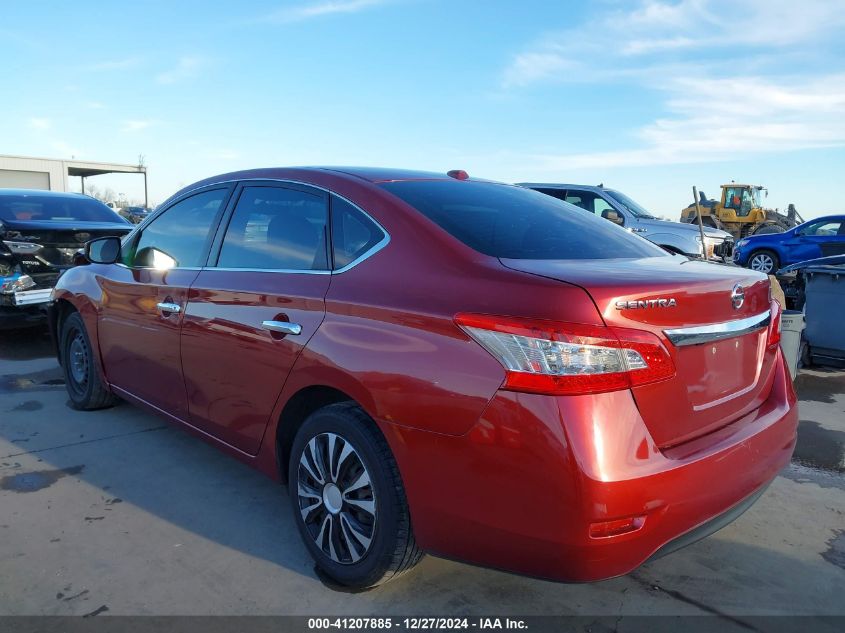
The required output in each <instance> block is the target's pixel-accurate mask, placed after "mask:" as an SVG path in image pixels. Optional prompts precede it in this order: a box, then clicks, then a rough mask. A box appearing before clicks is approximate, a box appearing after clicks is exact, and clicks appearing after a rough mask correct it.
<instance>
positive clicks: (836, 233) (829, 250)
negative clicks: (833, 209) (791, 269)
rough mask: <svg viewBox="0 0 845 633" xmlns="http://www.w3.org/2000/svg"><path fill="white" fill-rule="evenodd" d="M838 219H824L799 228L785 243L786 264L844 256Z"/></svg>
mask: <svg viewBox="0 0 845 633" xmlns="http://www.w3.org/2000/svg"><path fill="white" fill-rule="evenodd" d="M842 225H843V223H842V221H841V220H840V219H833V218H826V219H823V220H818V221H816V222H812V223H808V224H807V225H805V226H803V227H801V228H799V229H798V230H796V231H795V232H794V234H793V236H792V237H791V238H790V239H789V240H788V241H787V242H786V247H787V257H788V263H797V262H803V261H806V260H808V259H816V258H818V257H828V256H830V255H842V254H845V234H843V229H842Z"/></svg>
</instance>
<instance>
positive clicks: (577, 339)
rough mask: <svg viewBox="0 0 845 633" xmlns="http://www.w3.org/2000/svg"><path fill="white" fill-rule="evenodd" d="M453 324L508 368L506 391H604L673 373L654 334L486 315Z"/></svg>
mask: <svg viewBox="0 0 845 633" xmlns="http://www.w3.org/2000/svg"><path fill="white" fill-rule="evenodd" d="M455 322H456V323H457V324H458V325H459V326H460V327H461V329H463V330H464V331H465V332H466V333H467V334H469V335H470V336H471V337H472V338H473V339H474V340H475V341H477V342H478V343H479V344H480V345H481V346H482V347H484V349H486V350H487V351H488V352H490V354H492V355H493V357H494V358H496V360H498V361H499V362H500V363H501V364H502V365H503V366H504V368H505V370H506V378H505V383H504V385H503V387H502V388H503V389H508V390H511V391H528V392H532V393H545V394H559V395H575V394H588V393H603V392H607V391H618V390H621V389H630V388H631V387H636V386H639V385H645V384H648V383H652V382H657V381H659V380H665V379H667V378H671V377H672V376H674V375H675V367H674V365H673V363H672V359H671V358H670V356H669V352H667V351H666V348H665V347H664V346H663V344H662V343H661V342H660V339H658V338H657V337H656V336H655V335H654V334H652V333H651V332H644V331H642V330H632V329H628V328H615V327H601V326H593V325H583V324H580V323H559V322H552V321H539V320H533V319H522V318H517V317H497V316H490V315H483V314H458V315H456V316H455Z"/></svg>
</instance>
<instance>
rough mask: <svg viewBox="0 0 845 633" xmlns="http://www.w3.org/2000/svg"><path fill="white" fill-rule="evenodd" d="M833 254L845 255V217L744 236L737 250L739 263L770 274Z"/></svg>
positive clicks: (735, 258)
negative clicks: (790, 265)
mask: <svg viewBox="0 0 845 633" xmlns="http://www.w3.org/2000/svg"><path fill="white" fill-rule="evenodd" d="M831 255H845V215H828V216H825V217H823V218H816V219H815V220H810V221H809V222H804V224H799V225H798V226H796V227H794V228H791V229H789V230H788V231H785V232H783V233H767V234H763V235H751V236H749V237H744V238H742V239H741V240H739V241H738V242H737V243H736V246H735V247H734V262H735V263H736V264H739V265H740V266H746V267H747V268H751V269H752V270H759V271H760V272H761V273H767V274H769V273H771V274H774V273H775V272H776V271H777V270H778V269H780V268H781V267H783V266H788V265H789V264H796V263H798V262H803V261H806V260H808V259H816V258H818V257H829V256H831Z"/></svg>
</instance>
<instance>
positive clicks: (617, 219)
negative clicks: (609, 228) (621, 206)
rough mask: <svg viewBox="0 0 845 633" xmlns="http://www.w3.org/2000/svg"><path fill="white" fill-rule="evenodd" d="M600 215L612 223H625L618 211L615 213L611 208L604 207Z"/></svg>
mask: <svg viewBox="0 0 845 633" xmlns="http://www.w3.org/2000/svg"><path fill="white" fill-rule="evenodd" d="M601 217H603V218H604V219H605V220H610V221H611V222H613V223H614V224H619V225H620V226H621V225H623V224H625V220H624V219H623V218H622V216H621V215H619V213H617V212H616V211H613V210H612V209H606V210H605V211H602V214H601Z"/></svg>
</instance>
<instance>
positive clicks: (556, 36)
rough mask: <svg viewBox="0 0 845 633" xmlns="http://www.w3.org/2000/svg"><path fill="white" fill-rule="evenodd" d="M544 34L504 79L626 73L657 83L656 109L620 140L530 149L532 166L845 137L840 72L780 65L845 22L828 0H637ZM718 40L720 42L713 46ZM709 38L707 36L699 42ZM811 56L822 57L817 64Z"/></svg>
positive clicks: (617, 77) (844, 80)
mask: <svg viewBox="0 0 845 633" xmlns="http://www.w3.org/2000/svg"><path fill="white" fill-rule="evenodd" d="M574 26H575V27H576V28H571V29H569V30H567V31H562V32H556V33H551V34H548V35H547V36H546V37H545V38H543V39H541V40H539V41H537V42H536V43H535V44H534V45H532V46H529V47H528V48H526V49H525V50H523V51H522V52H520V53H518V54H517V55H515V56H514V57H513V58H512V59H511V61H510V63H509V64H508V65H507V67H506V68H505V69H504V70H503V73H502V85H503V86H504V87H505V88H506V89H507V90H509V91H513V90H516V89H520V88H522V89H524V88H526V87H528V86H532V85H537V84H542V83H567V82H569V83H572V82H581V83H589V82H601V83H602V84H603V85H605V86H612V85H619V84H627V85H628V86H629V87H636V88H639V89H642V90H644V91H649V92H651V93H652V94H654V95H656V97H657V98H658V100H659V101H662V103H661V104H660V106H659V107H660V111H661V114H660V116H659V117H658V118H655V119H654V120H653V121H652V122H650V123H648V124H645V125H643V126H641V127H639V128H637V129H634V130H629V131H628V133H627V135H626V134H624V133H623V134H622V135H619V139H618V141H617V142H618V143H620V144H623V143H624V144H626V145H628V146H629V147H627V148H625V149H620V150H612V151H603V152H591V153H584V154H568V155H534V156H532V157H530V160H531V161H532V162H533V163H535V164H536V165H537V168H538V169H542V170H548V171H558V170H565V169H578V168H584V169H592V168H603V167H612V166H640V165H655V164H672V163H692V162H702V161H718V160H728V159H735V158H739V157H746V156H751V155H755V154H759V153H761V152H778V151H790V150H797V149H806V148H818V147H831V146H845V74H842V73H841V72H840V69H841V68H842V65H841V64H834V65H833V66H832V67H831V68H830V70H827V71H825V74H824V75H820V74H819V72H820V71H818V70H817V71H816V72H815V73H813V72H807V71H800V72H799V71H797V70H795V71H792V72H787V71H785V70H784V69H783V63H784V60H786V59H787V58H788V55H790V54H792V52H793V49H794V48H795V46H793V47H792V48H787V47H788V46H790V45H795V44H799V43H800V44H802V46H801V48H800V50H801V51H802V53H806V51H808V50H812V49H811V48H810V47H811V45H816V44H818V43H820V42H824V41H825V38H830V37H831V36H835V35H837V34H838V32H839V31H840V30H841V27H843V26H845V3H843V2H828V1H827V0H804V1H803V2H801V3H795V2H792V0H733V1H729V0H680V1H678V2H668V1H665V0H642V1H641V2H640V4H639V5H638V6H637V7H636V8H635V9H634V10H628V11H620V10H612V11H605V12H604V13H601V14H599V15H597V16H595V17H594V18H592V19H591V20H590V21H588V22H586V23H584V24H581V25H574ZM714 45H715V48H714ZM705 47H706V48H705ZM816 67H817V68H824V67H823V66H822V65H820V64H817V66H816Z"/></svg>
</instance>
